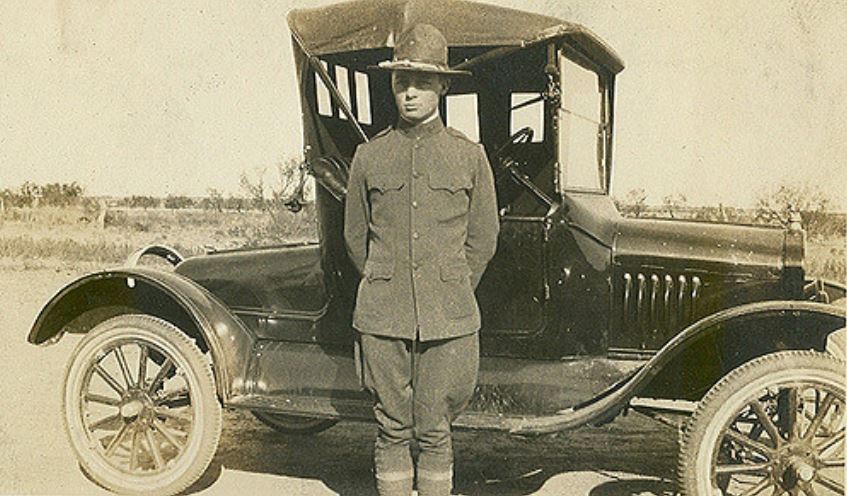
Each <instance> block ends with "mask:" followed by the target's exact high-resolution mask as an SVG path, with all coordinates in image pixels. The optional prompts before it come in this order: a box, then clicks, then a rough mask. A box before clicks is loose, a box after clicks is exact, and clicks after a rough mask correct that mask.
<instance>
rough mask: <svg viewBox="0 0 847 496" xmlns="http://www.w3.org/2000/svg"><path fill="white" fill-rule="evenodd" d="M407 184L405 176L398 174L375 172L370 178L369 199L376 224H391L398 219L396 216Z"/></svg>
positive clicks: (372, 218)
mask: <svg viewBox="0 0 847 496" xmlns="http://www.w3.org/2000/svg"><path fill="white" fill-rule="evenodd" d="M405 185H406V182H405V181H404V179H403V177H402V176H399V175H396V174H374V175H373V176H372V177H370V178H368V200H369V201H370V205H371V221H372V222H373V223H374V224H376V225H390V224H392V223H394V222H396V221H397V219H395V217H396V216H398V215H399V213H400V211H401V209H400V207H401V205H402V203H403V197H404V195H403V193H404V191H403V189H404V187H405Z"/></svg>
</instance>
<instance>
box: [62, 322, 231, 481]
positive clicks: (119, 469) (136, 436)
mask: <svg viewBox="0 0 847 496" xmlns="http://www.w3.org/2000/svg"><path fill="white" fill-rule="evenodd" d="M63 409H64V419H65V428H66V431H67V434H68V438H69V440H70V443H71V446H72V447H73V449H74V451H75V453H76V455H77V458H78V460H79V463H80V465H81V466H82V468H83V470H84V471H85V472H86V473H87V474H88V475H89V477H90V478H91V479H92V480H94V481H95V482H97V483H98V484H101V485H102V486H104V487H106V488H107V489H110V490H112V491H115V492H118V493H123V494H175V493H178V492H180V491H182V490H184V489H186V488H187V487H189V486H190V485H191V484H192V483H193V482H195V481H196V480H197V479H198V478H199V477H200V476H201V475H202V474H203V472H205V470H206V468H207V467H208V465H209V462H210V461H211V460H212V457H213V456H214V453H215V450H216V449H217V444H218V439H219V438H220V431H221V420H222V414H221V406H220V403H219V402H218V399H217V395H216V390H215V382H214V377H213V374H212V368H211V364H210V363H209V361H208V359H207V358H206V357H205V356H204V355H203V353H202V352H201V351H200V350H199V349H198V348H197V346H196V344H195V343H194V342H193V341H192V340H191V339H190V338H189V337H188V336H186V335H185V334H184V333H182V332H181V331H180V330H179V329H177V328H176V327H174V326H173V325H171V324H169V323H167V322H165V321H163V320H160V319H157V318H154V317H150V316H147V315H122V316H118V317H115V318H112V319H109V320H107V321H105V322H103V323H101V324H99V325H98V326H97V327H95V328H94V329H92V330H91V332H89V333H88V334H87V335H86V336H85V337H84V338H83V339H82V341H80V343H79V345H78V346H77V348H76V350H75V351H74V353H73V355H72V357H71V360H70V362H69V364H68V367H67V369H66V373H65V388H64V403H63Z"/></svg>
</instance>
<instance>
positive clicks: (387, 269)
mask: <svg viewBox="0 0 847 496" xmlns="http://www.w3.org/2000/svg"><path fill="white" fill-rule="evenodd" d="M364 275H365V277H366V278H367V279H368V281H375V280H383V281H389V280H391V277H392V276H393V275H394V262H371V261H368V262H367V263H365V274H364Z"/></svg>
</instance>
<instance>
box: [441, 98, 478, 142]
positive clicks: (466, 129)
mask: <svg viewBox="0 0 847 496" xmlns="http://www.w3.org/2000/svg"><path fill="white" fill-rule="evenodd" d="M445 105H446V106H447V125H448V126H450V127H452V128H453V129H457V130H459V131H461V132H462V133H464V134H465V136H467V137H468V138H469V139H471V140H473V141H475V142H477V143H479V107H478V104H477V95H476V93H464V94H458V95H447V99H446V103H445Z"/></svg>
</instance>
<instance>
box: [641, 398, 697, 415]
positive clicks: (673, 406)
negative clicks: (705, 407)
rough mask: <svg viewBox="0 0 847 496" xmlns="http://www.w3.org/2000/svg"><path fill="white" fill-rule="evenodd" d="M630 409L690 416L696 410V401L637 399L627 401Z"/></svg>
mask: <svg viewBox="0 0 847 496" xmlns="http://www.w3.org/2000/svg"><path fill="white" fill-rule="evenodd" d="M629 406H631V407H632V408H636V409H637V408H643V409H647V410H654V411H657V412H668V413H682V414H685V415H691V414H692V413H694V410H696V409H697V402H696V401H685V400H666V399H661V398H639V397H635V398H632V399H631V400H629Z"/></svg>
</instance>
